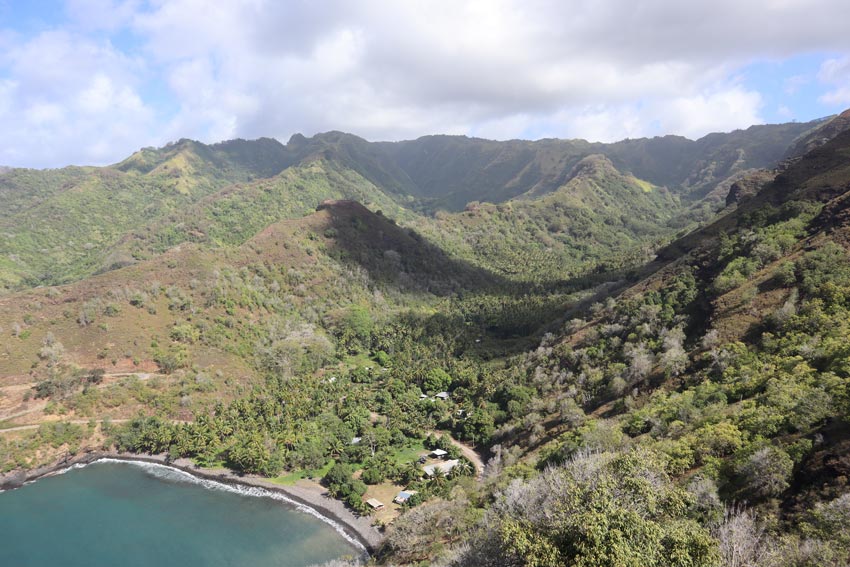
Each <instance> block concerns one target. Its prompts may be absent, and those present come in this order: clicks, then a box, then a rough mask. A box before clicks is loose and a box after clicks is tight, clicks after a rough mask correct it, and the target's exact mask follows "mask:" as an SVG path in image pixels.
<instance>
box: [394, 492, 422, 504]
mask: <svg viewBox="0 0 850 567" xmlns="http://www.w3.org/2000/svg"><path fill="white" fill-rule="evenodd" d="M414 494H416V491H415V490H402V491H401V492H399V493H398V495H397V496H396V497H395V498H393V502H395V503H396V504H404V503H405V502H407V501H408V500H410V497H411V496H413V495H414Z"/></svg>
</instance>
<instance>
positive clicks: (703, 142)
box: [0, 111, 850, 567]
mask: <svg viewBox="0 0 850 567" xmlns="http://www.w3.org/2000/svg"><path fill="white" fill-rule="evenodd" d="M848 113H850V111H848V112H845V113H844V114H842V115H840V116H837V117H830V118H828V119H823V120H817V121H813V122H810V123H790V124H781V125H767V126H753V127H751V128H749V129H747V130H739V131H735V132H732V133H727V134H711V135H709V136H706V137H704V138H701V139H699V140H696V141H692V140H688V139H685V138H681V137H675V136H665V137H662V138H652V139H637V140H626V141H623V142H617V143H614V144H594V143H589V142H585V141H583V140H540V141H536V142H526V141H517V140H514V141H509V142H494V141H489V140H481V139H477V138H467V137H460V136H428V137H425V138H420V139H417V140H411V141H405V142H394V143H390V142H379V143H374V142H367V141H365V140H363V139H361V138H358V137H356V136H353V135H350V134H344V133H340V132H329V133H326V134H319V135H316V136H314V137H312V138H306V137H304V136H300V135H296V136H293V137H292V139H291V140H290V141H289V142H288V143H287V144H285V145H284V144H281V143H279V142H277V141H275V140H272V139H260V140H255V141H245V140H232V141H229V142H223V143H220V144H213V145H205V144H201V143H199V142H193V141H191V140H181V141H179V142H176V143H174V144H170V145H168V146H166V147H163V148H145V149H143V150H140V151H139V152H136V153H135V154H133V155H132V156H130V157H129V158H127V159H126V160H124V161H122V162H120V163H118V164H116V165H114V166H109V167H103V168H90V167H85V168H83V167H71V168H65V169H61V170H43V171H40V170H21V169H10V170H7V171H4V172H2V173H0V198H2V200H3V202H4V203H5V204H6V205H7V206H5V207H4V208H3V211H2V213H0V286H2V291H0V336H2V341H0V472H2V473H6V474H7V476H6V477H5V478H7V479H9V478H12V477H13V476H14V475H16V474H21V471H27V470H33V469H36V468H38V467H42V466H46V465H51V464H54V463H56V462H58V461H59V460H61V459H67V458H69V457H71V458H85V455H86V454H89V453H92V454H94V453H100V452H104V451H105V452H115V453H121V454H135V455H139V456H142V457H145V458H148V457H150V456H151V455H155V456H156V458H158V459H163V460H167V461H168V462H177V461H179V462H180V463H181V465H182V466H185V467H187V468H190V469H191V468H194V469H196V470H197V471H198V472H199V474H205V472H204V471H206V473H207V474H212V473H211V472H210V471H219V472H220V471H227V474H233V475H248V476H250V477H251V478H258V479H264V480H263V482H268V483H271V484H274V485H278V486H282V487H284V489H285V488H286V487H294V486H297V487H300V488H301V489H305V490H314V491H320V492H321V493H322V494H324V493H325V492H326V493H327V494H328V495H330V496H331V497H333V498H334V499H336V500H338V501H339V503H342V504H341V505H344V506H345V507H346V509H347V512H346V513H347V514H350V515H351V517H352V518H359V519H360V521H362V520H363V519H364V518H367V519H368V520H369V523H371V524H374V526H375V528H374V529H375V530H379V531H380V537H379V539H380V543H379V544H377V545H375V548H374V549H373V551H374V553H373V557H372V559H371V561H373V562H375V563H377V564H388V565H389V564H393V565H400V564H404V565H416V564H421V563H423V562H424V563H433V564H442V565H482V566H483V565H492V564H493V563H492V560H493V558H494V557H497V558H499V559H498V564H500V565H532V564H533V565H576V566H579V565H582V566H585V565H587V566H589V565H603V564H604V565H646V566H652V565H657V566H659V567H660V566H662V565H682V566H685V565H688V566H709V565H718V564H720V563H721V562H723V564H731V563H729V557H730V554H733V553H737V551H735V550H736V549H738V548H737V547H735V546H738V545H742V544H741V542H746V544H747V545H748V546H749V549H750V550H751V551H752V553H754V554H755V553H758V554H760V555H759V557H761V558H762V559H760V560H764V561H767V560H768V559H769V561H772V563H764V564H766V565H767V564H770V565H777V566H791V565H815V564H818V565H834V566H836V567H838V566H839V565H843V564H845V563H843V562H844V561H845V560H846V559H847V557H848V553H850V537H848V536H847V534H848V533H850V531H848V530H850V514H848V513H847V501H848V500H847V499H848V496H847V491H846V486H845V485H846V474H845V473H846V472H847V471H848V470H850V469H848V466H850V465H848V463H850V451H848V449H850V443H848V433H850V429H848V423H847V421H846V419H847V415H848V410H850V405H848V404H850V365H848V363H849V362H850V359H848V351H847V347H846V341H847V338H848V336H850V328H848V320H850V319H848V314H850V311H848V310H850V303H848V297H850V268H848V266H850V256H848V253H849V252H848V250H850V237H848V234H850V232H848V231H850V225H848V224H847V220H848V217H847V215H846V208H847V198H848V196H850V114H848ZM727 196H728V198H727ZM435 451H436V453H435ZM446 465H449V466H446ZM0 478H2V477H0ZM401 492H404V493H406V494H407V496H408V497H407V498H405V499H404V500H403V503H401V504H397V503H393V500H394V499H395V498H396V497H397V496H398V495H399V494H400V493H401ZM374 501H377V502H378V503H379V504H380V506H377V505H376V504H375V502H374ZM370 503H371V504H370ZM352 521H355V520H352ZM376 533H377V532H376ZM836 534H837V535H836ZM582 557H605V558H607V559H606V561H607V563H582V562H581V561H582V560H581V558H582ZM765 558H767V559H765ZM782 561H786V563H782ZM740 564H741V565H745V564H747V563H740ZM759 564H761V563H759Z"/></svg>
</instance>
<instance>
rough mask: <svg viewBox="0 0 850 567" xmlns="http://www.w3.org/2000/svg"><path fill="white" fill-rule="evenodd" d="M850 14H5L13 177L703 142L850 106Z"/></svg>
mask: <svg viewBox="0 0 850 567" xmlns="http://www.w3.org/2000/svg"><path fill="white" fill-rule="evenodd" d="M848 29H850V2H848V1H847V0H711V1H703V0H688V1H681V0H664V1H662V0H481V1H475V0H470V1H464V0H418V1H414V0H381V1H378V0H310V1H307V0H286V1H278V0H215V1H214V2H212V1H209V0H147V1H145V0H67V1H58V0H52V1H48V0H45V1H40V0H0V165H10V166H17V167H38V168H44V167H61V166H65V165H68V164H79V165H82V164H90V165H105V164H109V163H115V162H118V161H120V160H121V159H123V158H124V157H126V156H128V155H130V154H131V153H133V152H134V151H135V150H137V149H139V148H141V147H146V146H161V145H164V144H165V143H168V142H170V141H174V140H178V139H180V138H193V139H197V140H201V141H203V142H207V143H211V142H216V141H221V140H226V139H232V138H246V139H251V138H257V137H261V136H269V137H274V138H277V139H279V140H281V141H282V142H286V141H287V140H288V139H289V137H290V136H291V135H292V134H294V133H297V132H300V133H303V134H305V135H308V136H309V135H313V134H315V133H318V132H324V131H328V130H342V131H346V132H351V133H354V134H357V135H359V136H362V137H364V138H366V139H368V140H400V139H410V138H416V137H418V136H422V135H427V134H438V133H439V134H463V135H469V136H478V137H482V138H491V139H511V138H524V139H539V138H552V137H555V138H585V139H588V140H591V141H606V142H608V141H616V140H620V139H624V138H637V137H642V136H656V135H665V134H678V135H683V136H687V137H689V138H693V139H695V138H698V137H700V136H702V135H705V134H707V133H709V132H716V131H730V130H734V129H736V128H746V127H748V126H750V125H752V124H762V123H776V122H789V121H792V120H797V121H808V120H812V119H814V118H819V117H823V116H828V115H831V114H835V113H838V112H841V111H843V110H844V109H846V108H848V107H850V32H849V31H848Z"/></svg>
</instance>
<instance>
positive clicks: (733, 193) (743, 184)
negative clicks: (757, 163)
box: [726, 170, 774, 207]
mask: <svg viewBox="0 0 850 567" xmlns="http://www.w3.org/2000/svg"><path fill="white" fill-rule="evenodd" d="M773 178H774V174H773V173H771V172H769V171H765V170H759V171H756V172H755V173H752V174H750V175H747V176H746V177H744V178H742V179H739V180H738V181H736V182H734V183H733V184H732V186H731V187H730V188H729V194H728V195H726V206H727V207H728V206H731V205H734V204H737V203H741V202H743V201H746V200H747V199H749V198H751V197H753V196H755V195H756V194H757V193H758V192H759V191H761V190H762V189H763V188H764V186H765V185H767V184H768V183H770V182H771V181H773Z"/></svg>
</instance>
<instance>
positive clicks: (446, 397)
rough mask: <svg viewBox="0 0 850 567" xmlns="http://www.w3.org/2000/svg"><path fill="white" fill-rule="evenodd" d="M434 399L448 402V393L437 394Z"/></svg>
mask: <svg viewBox="0 0 850 567" xmlns="http://www.w3.org/2000/svg"><path fill="white" fill-rule="evenodd" d="M434 397H435V398H437V399H438V400H448V399H449V393H448V392H440V393H439V394H437V395H436V396H434Z"/></svg>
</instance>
